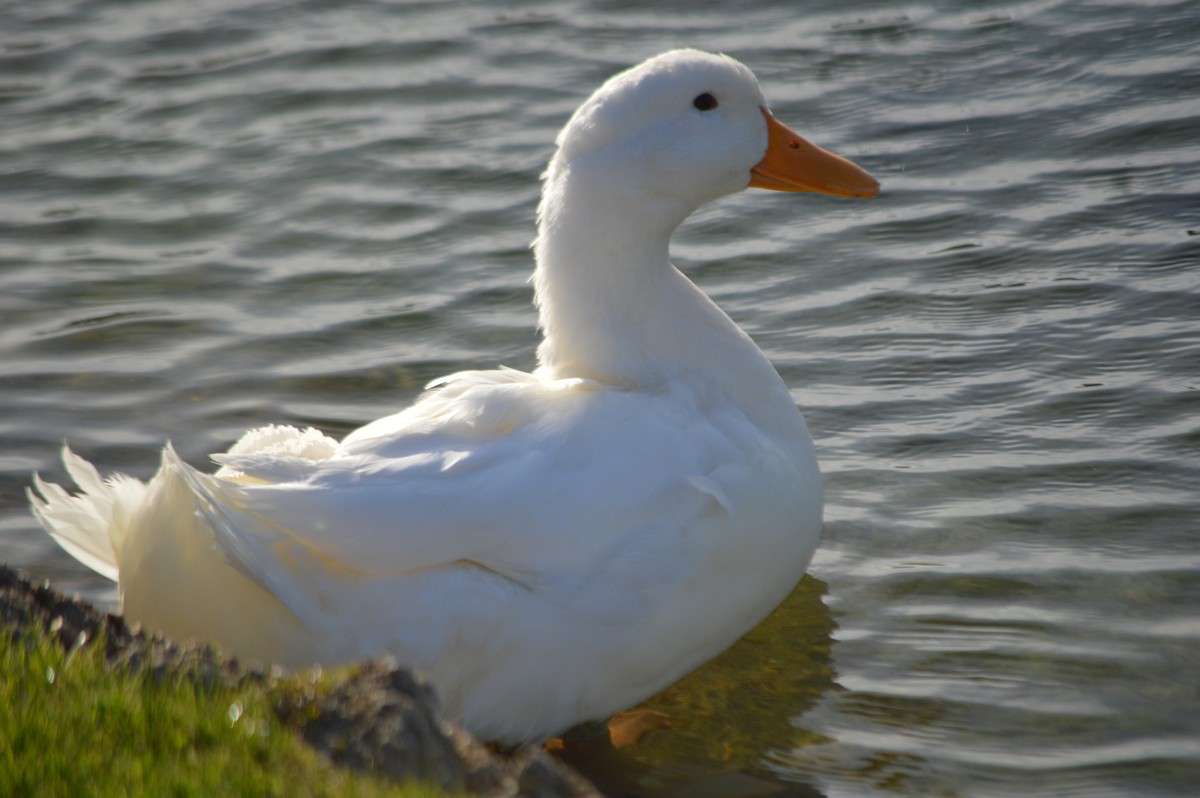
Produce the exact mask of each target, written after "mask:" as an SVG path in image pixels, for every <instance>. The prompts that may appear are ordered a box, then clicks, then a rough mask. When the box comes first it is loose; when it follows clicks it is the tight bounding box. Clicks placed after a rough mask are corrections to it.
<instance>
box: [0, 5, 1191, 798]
mask: <svg viewBox="0 0 1200 798" xmlns="http://www.w3.org/2000/svg"><path fill="white" fill-rule="evenodd" d="M688 9H689V10H687V11H686V12H683V11H679V10H675V11H670V12H668V11H663V10H652V9H647V8H646V7H644V5H643V4H640V3H623V2H611V3H599V2H596V3H565V2H563V3H558V2H543V3H532V4H525V5H521V6H520V7H518V8H515V9H514V8H510V7H509V5H508V4H507V3H499V2H488V3H479V4H471V5H466V4H463V5H458V4H449V3H446V4H442V3H433V2H429V3H424V4H422V3H383V2H378V3H370V2H349V3H342V4H326V3H317V2H310V3H307V4H304V3H300V4H296V3H286V4H285V3H269V2H268V3H263V2H255V3H251V2H246V0H226V1H225V2H204V3H184V2H178V0H160V1H158V2H156V1H154V0H146V1H145V2H135V3H116V2H82V1H81V0H80V1H78V2H68V1H66V0H63V1H59V0H43V1H40V2H36V3H33V2H31V3H7V4H4V5H3V6H0V439H2V440H3V446H2V447H0V557H2V558H3V559H7V560H8V561H10V562H12V563H14V564H16V565H19V566H20V567H22V568H23V569H25V570H26V572H27V573H29V574H31V575H33V576H35V577H47V576H48V577H51V578H53V579H54V580H56V582H57V583H58V584H59V585H60V586H63V587H65V588H66V589H69V590H77V591H80V592H82V593H83V594H84V595H87V596H89V597H91V598H93V599H96V600H98V601H101V602H111V601H113V600H114V598H115V594H114V592H113V591H112V590H111V588H110V587H108V586H107V585H106V583H105V582H104V580H103V579H101V578H100V577H97V576H95V575H93V574H91V573H90V572H88V571H87V570H86V569H84V568H83V567H82V566H79V565H77V564H75V563H74V561H72V560H70V559H69V558H68V557H67V556H66V555H65V554H63V553H62V552H61V551H59V550H58V549H57V548H56V547H55V546H54V545H53V543H51V542H50V541H49V539H48V538H46V537H45V536H44V535H43V534H42V533H41V532H40V531H39V530H38V529H37V528H36V526H35V524H34V522H33V521H32V519H31V518H30V516H29V515H28V512H27V510H26V508H25V500H24V496H23V491H24V488H25V486H26V485H27V484H28V481H29V474H30V472H31V471H33V470H40V471H42V472H43V473H45V474H47V475H48V476H51V477H54V478H59V479H61V478H62V476H63V475H62V473H61V468H60V466H59V465H58V464H57V449H58V447H59V445H60V443H61V442H62V441H63V440H64V439H68V440H70V442H71V444H72V446H73V447H75V448H76V449H77V450H78V451H80V452H81V453H82V454H84V455H85V456H87V457H88V458H89V459H92V460H94V461H95V462H97V463H98V464H99V465H100V466H101V467H102V468H103V469H106V470H114V469H119V470H125V471H128V472H130V473H134V474H136V475H139V476H148V475H149V474H150V473H152V471H153V469H154V467H155V465H156V461H157V457H158V450H159V447H160V446H161V444H162V442H163V440H164V439H166V438H168V437H169V438H171V439H172V440H173V441H174V443H175V445H176V447H177V448H178V449H179V450H180V452H181V453H182V454H183V455H184V456H185V457H186V458H187V459H189V460H190V461H191V462H193V463H197V464H201V463H203V462H205V459H206V455H207V453H209V452H213V451H221V450H224V449H225V448H226V447H227V446H228V445H229V444H230V443H231V442H232V441H233V440H234V439H236V438H237V437H238V435H239V434H240V433H241V432H242V431H243V430H245V429H246V428H248V427H250V426H256V425H261V424H264V423H268V422H288V423H292V424H297V425H315V426H317V427H319V428H321V429H323V430H325V431H327V432H330V433H333V434H339V435H340V434H343V433H345V432H346V431H348V430H350V429H352V428H354V427H355V426H358V425H360V424H361V423H363V422H365V421H367V420H369V419H372V418H375V417H377V416H380V415H383V414H385V413H388V412H391V411H393V410H395V409H397V408H399V407H401V406H403V405H405V404H406V403H407V402H408V401H410V400H411V399H412V398H413V397H414V396H415V395H416V393H417V392H418V391H419V389H420V386H421V385H423V384H424V383H425V382H426V381H428V380H429V379H432V378H433V377H436V376H438V375H441V374H444V373H447V372H450V371H454V370H458V369H464V368H476V367H487V366H491V365H494V364H496V363H504V364H507V365H511V366H514V367H518V368H529V367H531V366H532V365H533V358H534V354H533V353H534V348H535V346H536V342H537V339H536V335H535V332H534V322H535V317H534V312H533V309H532V308H531V306H530V298H531V289H530V287H529V284H528V283H527V277H528V275H529V272H530V269H531V260H530V254H529V252H528V249H527V245H528V242H529V240H530V239H531V238H532V235H533V226H532V225H533V222H532V220H533V213H534V208H535V205H536V201H537V192H538V182H537V179H538V174H539V171H540V169H541V168H542V166H543V164H544V163H545V161H546V160H547V158H548V157H549V156H550V154H551V146H552V141H553V136H554V134H555V132H556V130H557V129H558V128H559V127H560V126H561V125H562V124H563V123H564V122H565V120H566V118H567V116H568V115H569V113H570V112H571V110H572V109H573V108H574V106H575V105H576V104H577V103H578V102H580V101H581V100H582V99H583V98H584V97H585V96H586V95H587V94H588V93H589V92H590V91H591V90H592V88H594V87H595V86H596V85H598V84H599V82H600V81H602V80H603V79H604V78H605V77H607V76H608V75H610V74H611V73H613V72H614V71H616V70H618V69H620V68H623V67H625V66H628V65H630V64H632V63H635V62H637V61H640V60H641V59H643V58H645V57H646V56H649V55H651V54H653V53H656V52H658V51H661V50H664V49H667V48H669V47H672V46H678V45H685V44H687V45H693V46H698V47H702V48H705V49H711V50H722V51H726V52H729V53H731V54H733V55H735V56H737V57H739V58H740V59H741V60H743V61H745V62H746V63H747V64H748V65H749V66H751V68H753V69H754V70H755V71H756V72H757V73H758V75H759V77H760V79H761V81H762V83H763V86H764V89H765V91H766V93H767V95H768V97H769V98H770V99H771V101H772V104H773V108H774V110H775V112H776V114H777V115H778V116H779V117H781V118H782V119H784V120H786V121H788V122H789V123H791V124H792V125H793V127H796V128H797V129H799V130H801V131H802V132H804V133H806V134H807V135H809V136H810V137H811V138H812V139H813V140H815V141H817V142H818V143H821V144H823V145H824V146H827V147H829V148H830V149H833V150H835V151H837V152H840V153H842V154H844V155H846V156H848V157H850V158H852V159H854V160H856V161H858V162H859V163H861V164H862V165H864V166H865V167H867V168H868V169H870V170H871V171H872V172H874V173H875V174H876V175H877V176H878V177H879V178H880V179H881V181H882V182H883V186H884V191H883V194H882V195H881V196H880V197H879V198H878V199H876V200H873V201H870V202H866V201H859V202H851V201H839V200H834V199H831V198H827V197H820V196H809V195H775V194H767V193H764V192H751V193H747V194H743V195H739V196H737V197H732V198H728V199H725V200H723V201H721V202H719V203H717V204H716V205H714V206H711V207H708V208H706V209H704V210H702V211H701V212H700V213H699V214H697V215H696V217H694V218H693V220H692V221H691V222H689V224H688V225H687V226H686V227H685V228H684V229H683V230H681V231H680V233H679V234H678V235H677V237H676V240H675V243H674V250H675V257H676V261H677V263H679V264H680V266H681V267H683V268H684V269H685V271H687V273H688V274H689V275H690V276H691V277H692V278H693V279H694V280H696V281H697V282H698V283H699V284H700V285H701V286H703V287H704V288H705V290H707V291H708V292H709V293H710V294H711V295H712V296H713V297H714V298H715V299H716V300H717V301H718V302H719V303H720V304H721V305H722V306H723V307H724V308H725V309H726V310H727V311H728V312H729V313H730V314H731V315H733V316H734V318H735V319H737V320H738V321H739V323H741V324H742V325H743V326H744V327H745V328H746V329H747V330H748V331H749V332H750V333H751V334H752V335H754V336H755V338H756V339H757V340H758V341H759V342H760V344H761V345H762V347H763V348H764V349H765V350H766V351H767V352H768V354H769V355H770V356H771V357H772V359H773V360H774V361H775V363H776V364H777V365H778V368H779V370H780V372H781V373H782V374H783V376H784V378H785V380H786V381H787V383H788V384H789V385H790V386H791V388H792V391H793V394H794V396H795V399H796V402H797V403H798V404H799V405H800V406H801V407H802V408H803V409H804V411H805V414H806V415H807V417H808V420H809V425H810V427H811V428H812V430H813V432H814V436H815V438H816V441H817V447H818V451H819V453H820V456H821V460H822V464H823V467H824V470H825V475H826V484H827V512H826V532H825V541H824V543H823V546H822V548H821V549H820V551H819V553H818V555H817V557H816V560H815V562H814V564H813V566H812V574H811V576H810V577H809V578H807V579H806V580H805V582H804V583H803V585H802V586H801V588H800V589H799V590H798V591H797V592H796V594H794V595H793V597H792V598H791V599H790V600H789V602H788V603H787V604H786V605H785V606H784V607H783V608H782V609H781V610H780V611H779V612H778V613H776V614H775V615H774V616H772V618H770V619H769V620H768V621H767V623H766V624H764V626H763V627H761V628H760V629H758V630H756V631H755V632H754V633H752V634H751V635H750V636H748V638H747V639H746V640H745V641H743V642H742V643H741V644H739V645H738V646H737V647H735V648H734V649H733V650H731V651H730V652H727V653H726V654H725V655H724V656H722V657H721V658H719V659H718V660H717V661H716V662H715V663H714V664H713V665H711V666H709V667H707V668H705V669H703V670H701V671H700V672H698V673H696V674H694V675H693V676H692V677H689V679H687V680H685V681H684V682H683V683H681V684H680V685H677V686H676V687H674V688H672V689H670V690H668V691H666V692H665V693H664V694H663V695H661V696H659V697H658V698H656V699H655V700H653V701H652V702H651V705H652V706H654V707H655V708H657V709H660V710H661V711H663V712H665V713H667V714H668V715H669V716H670V717H671V721H672V726H671V728H670V729H668V730H665V731H659V732H656V733H654V734H652V735H650V736H649V737H648V738H646V740H645V741H644V743H643V744H642V745H641V746H640V747H639V750H637V751H636V752H635V756H636V757H637V758H638V759H639V760H640V761H641V762H642V763H647V764H652V765H656V766H659V767H662V768H664V769H666V770H670V771H671V772H675V773H686V774H690V777H691V778H692V779H693V781H694V782H698V784H699V787H698V788H708V789H709V794H714V793H715V794H722V793H724V792H726V791H733V790H735V789H741V788H742V787H745V786H746V785H747V783H748V782H746V781H739V779H749V778H753V779H756V780H758V782H759V783H763V782H765V783H767V784H768V785H769V786H774V787H775V788H776V789H780V790H784V791H785V792H787V794H799V795H809V794H813V793H823V794H827V795H831V796H834V795H837V796H841V795H846V796H854V795H890V794H903V795H962V796H978V795H1021V796H1028V795H1081V796H1082V795H1086V796H1106V795H1127V796H1134V795H1136V796H1157V795H1171V796H1183V795H1194V794H1196V793H1195V791H1196V790H1197V789H1200V787H1198V786H1197V785H1200V496H1198V491H1200V413H1198V410H1200V13H1197V9H1196V6H1195V4H1194V3H1192V2H1178V3H1170V2H1163V3H1148V2H1139V3H1134V2H1117V1H1114V2H1091V3H1085V2H979V3H967V2H960V3H932V4H931V3H881V2H876V3H846V2H831V1H825V2H810V3H804V4H796V3H792V2H775V3H771V2H766V3H757V4H750V3H699V4H692V5H690V6H688ZM629 772H630V774H633V775H634V776H637V774H638V773H640V771H639V770H638V767H637V766H635V765H634V764H633V763H631V764H630V765H629ZM729 778H733V781H728V780H724V779H729Z"/></svg>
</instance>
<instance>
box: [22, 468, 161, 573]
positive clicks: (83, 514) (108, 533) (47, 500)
mask: <svg viewBox="0 0 1200 798" xmlns="http://www.w3.org/2000/svg"><path fill="white" fill-rule="evenodd" d="M62 457H63V464H64V465H65V466H66V468H67V473H68V474H70V476H71V478H72V479H74V480H75V482H76V483H77V484H78V485H79V487H80V488H82V490H83V492H82V493H81V494H79V495H78V496H73V495H71V494H70V493H68V492H67V491H66V490H64V489H63V488H62V487H61V486H59V485H56V484H54V483H52V482H46V481H45V480H43V479H42V478H41V476H39V475H38V474H34V475H33V488H32V489H27V490H26V495H27V496H28V497H29V505H30V508H31V509H32V510H33V514H34V516H35V517H36V518H37V519H38V521H39V522H40V523H41V525H42V526H43V527H44V528H45V530H46V531H47V532H48V533H49V534H50V536H51V537H52V538H54V540H55V542H57V543H58V545H60V546H62V547H63V548H64V549H65V550H66V551H67V553H68V554H70V555H71V556H72V557H74V558H75V559H77V560H79V561H80V562H81V563H83V564H84V565H86V566H87V567H89V568H91V569H92V570H93V571H96V572H97V573H99V574H101V575H103V576H105V577H107V578H109V579H112V580H113V581H114V582H115V581H117V578H118V576H119V575H120V569H119V568H118V567H117V554H116V550H115V548H114V546H113V537H112V534H113V531H114V518H115V513H116V509H117V504H118V499H119V497H120V495H121V494H122V493H123V492H124V491H127V490H129V489H130V486H133V485H136V486H139V487H141V488H143V489H144V487H145V486H144V485H142V483H141V482H138V481H137V480H135V479H132V478H130V477H125V476H115V477H112V478H110V479H109V480H107V481H106V480H103V479H101V477H100V474H99V473H97V471H96V469H95V468H94V467H93V466H92V464H91V463H89V462H88V461H86V460H84V459H83V458H82V457H80V456H79V455H77V454H75V453H74V452H72V451H71V450H70V449H68V448H67V447H66V446H64V447H63V453H62Z"/></svg>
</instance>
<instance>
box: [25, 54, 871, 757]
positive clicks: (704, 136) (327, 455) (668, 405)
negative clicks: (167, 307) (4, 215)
mask: <svg viewBox="0 0 1200 798" xmlns="http://www.w3.org/2000/svg"><path fill="white" fill-rule="evenodd" d="M748 186H756V187H760V188H769V189H777V190H783V191H820V192H824V193H829V194H836V195H840V196H855V197H869V196H873V195H874V194H875V193H876V192H877V191H878V184H877V183H876V182H875V180H874V179H873V178H872V177H871V176H870V175H868V174H867V173H866V172H864V171H863V170H862V169H860V168H858V167H857V166H855V165H853V164H851V163H850V162H848V161H845V160H843V159H841V158H839V157H837V156H835V155H832V154H830V153H827V152H825V151H823V150H821V149H819V148H817V147H815V146H814V145H812V144H810V143H808V142H806V141H804V140H803V139H801V138H800V137H799V136H798V135H796V134H795V133H793V132H791V131H790V130H788V128H786V127H784V126H783V125H782V124H780V123H779V122H777V121H776V120H775V119H774V118H773V117H772V116H771V114H770V113H769V112H768V111H767V105H766V101H765V100H764V99H763V95H762V92H761V90H760V89H759V87H758V83H757V81H756V80H755V78H754V75H753V74H752V73H751V72H750V70H749V69H747V68H746V67H745V66H743V65H742V64H740V63H738V62H737V61H734V60H732V59H730V58H727V57H724V56H717V55H710V54H707V53H702V52H698V51H694V50H678V51H673V52H668V53H665V54H663V55H660V56H658V57H655V58H652V59H650V60H649V61H646V62H645V63H643V64H641V65H640V66H637V67H634V68H633V69H630V70H628V71H626V72H623V73H621V74H619V75H617V76H615V77H613V78H612V79H610V80H609V81H608V82H607V83H605V84H604V85H603V86H602V87H601V88H600V89H599V90H598V91H597V92H596V93H595V94H594V95H592V97H591V98H589V99H588V100H587V102H585V103H584V104H583V105H582V106H581V107H580V108H579V110H578V111H576V112H575V114H574V116H573V117H572V118H571V120H570V122H569V123H568V124H567V126H566V127H565V128H564V129H563V131H562V133H561V134H560V135H559V137H558V152H557V154H556V155H555V156H554V159H553V160H552V161H551V162H550V166H549V168H548V169H547V171H546V174H545V185H544V188H543V195H542V201H541V205H540V207H539V210H538V238H537V242H536V245H535V250H536V259H537V268H536V271H535V273H534V285H535V287H536V295H537V305H538V308H539V311H540V324H541V328H542V331H543V333H544V340H543V341H542V344H541V347H540V348H539V350H538V361H539V366H538V369H537V370H536V371H535V372H533V373H532V374H526V373H523V372H518V371H513V370H509V369H501V370H497V371H469V372H462V373H459V374H453V375H451V376H448V377H444V378H442V379H440V380H438V381H436V382H435V383H434V384H433V386H431V387H434V390H431V391H429V392H427V393H426V394H425V395H424V396H422V397H421V398H420V399H419V400H418V401H417V402H416V404H414V405H413V406H412V407H410V408H408V409H407V410H404V411H403V412H400V413H398V414H396V415H393V416H389V417H387V418H383V419H380V420H379V421H375V422H374V423H371V424H368V425H367V426H365V427H363V428H361V429H359V430H356V431H355V432H352V433H351V434H350V435H348V436H347V437H346V438H345V440H343V441H342V442H341V443H338V442H336V441H334V440H332V439H330V438H327V437H326V436H324V435H323V434H321V433H320V432H317V431H316V430H313V429H307V430H304V431H300V430H297V429H295V428H292V427H284V426H272V427H265V428H262V429H256V430H252V431H250V432H248V433H246V435H245V436H244V437H243V438H242V439H241V440H240V441H238V442H237V443H236V444H235V445H234V446H233V447H232V448H231V449H230V450H229V452H228V453H226V454H223V455H218V456H215V457H214V459H215V460H216V461H217V462H219V463H220V464H221V465H222V467H221V469H220V470H219V471H218V472H217V473H216V474H215V475H209V474H205V473H201V472H200V471H197V470H195V469H193V468H191V467H190V466H188V465H187V464H186V463H184V462H183V461H182V460H181V459H180V458H179V457H178V456H177V455H176V454H175V452H174V451H173V450H172V449H171V447H170V446H169V445H168V446H167V447H166V449H165V450H164V452H163V458H162V467H161V468H160V470H159V471H158V473H157V474H156V475H155V476H154V478H153V479H151V480H150V481H149V482H148V483H143V482H141V481H139V480H136V479H133V478H131V477H127V476H124V475H115V476H112V477H110V478H108V479H107V480H102V479H101V478H100V477H99V475H98V474H97V472H96V470H95V469H94V468H93V467H92V466H91V464H89V463H87V462H86V461H84V460H82V459H81V458H79V457H77V456H75V455H73V454H71V453H70V452H69V451H64V460H65V463H66V467H67V470H68V472H69V473H70V475H71V476H72V477H73V478H74V479H75V481H76V482H77V483H79V486H80V487H81V488H82V490H83V493H82V494H81V495H78V496H72V495H70V494H68V493H67V492H66V491H64V490H63V489H62V488H60V487H59V486H57V485H53V484H48V483H46V482H44V481H42V480H41V479H39V478H37V477H36V476H35V477H34V480H35V487H36V489H37V491H38V494H40V495H38V494H34V493H33V492H32V491H31V492H30V498H31V502H32V507H33V512H34V513H35V515H36V516H37V517H38V519H39V520H40V521H41V523H42V525H43V526H44V527H45V528H46V530H47V531H48V532H49V533H50V534H51V535H52V536H53V537H54V539H55V540H57V541H58V542H59V543H60V544H61V545H62V546H63V547H64V548H65V549H66V550H67V551H68V552H70V553H71V554H73V555H74V556H75V557H77V558H78V559H79V560H81V561H82V562H84V563H85V564H87V565H89V566H90V567H92V568H94V569H95V570H96V571H98V572H100V573H101V574H104V575H105V576H107V577H109V578H111V579H114V580H117V581H118V582H119V585H120V595H121V602H122V607H123V611H124V613H125V615H126V616H127V617H128V618H129V620H131V621H135V622H140V623H142V624H143V625H144V626H146V627H147V628H150V629H158V630H161V631H163V632H165V633H167V634H168V635H171V636H174V637H177V638H187V637H192V638H199V639H203V640H211V641H216V642H218V643H220V644H221V645H223V646H225V647H226V648H227V649H229V650H230V651H232V652H234V653H236V654H238V655H241V656H243V657H248V658H253V659H258V660H265V661H270V662H276V663H281V664H285V665H290V666H300V665H305V664H309V663H326V664H333V663H340V662H346V661H350V660H356V659H360V658H365V657H370V656H375V655H379V654H381V653H390V654H392V655H394V656H395V657H396V658H397V659H399V660H400V661H402V662H405V663H409V664H411V665H413V666H415V667H417V668H418V669H420V670H421V671H423V672H424V673H425V674H426V675H427V676H428V677H429V678H430V679H431V680H432V682H433V683H434V684H435V685H436V686H437V687H438V689H439V691H440V693H441V695H442V699H443V702H444V704H445V706H446V708H447V710H448V711H449V712H450V714H451V715H452V716H454V717H457V718H458V719H459V720H461V722H462V723H464V724H465V726H466V727H467V728H468V729H470V730H471V731H473V732H474V733H475V734H477V735H480V736H482V737H483V738H486V739H493V740H498V741H503V742H507V743H519V742H526V741H534V740H539V739H542V738H545V737H546V736H549V735H552V734H554V733H557V732H560V731H562V730H564V729H566V728H568V727H570V726H572V725H574V724H577V723H580V722H583V721H588V720H593V719H603V718H605V717H607V716H609V715H610V714H612V713H613V712H616V711H619V710H621V709H624V708H626V707H628V706H630V705H632V704H634V703H636V702H638V701H640V700H642V699H644V698H646V697H647V696H649V695H651V694H652V693H654V692H655V691H657V690H659V689H661V688H662V687H664V686H666V685H668V684H670V683H671V682H673V681H675V680H676V679H678V678H680V677H681V676H683V675H684V674H685V673H687V672H688V671H690V670H692V669H693V668H695V667H696V666H698V665H699V664H701V663H703V662H704V661H705V660H707V659H709V658H710V657H712V656H714V655H715V654H717V653H719V652H720V651H721V650H722V649H724V648H726V647H727V646H729V645H730V644H731V643H733V642H734V641H735V640H736V639H737V638H738V637H739V636H740V635H742V634H743V633H745V632H746V631H747V630H749V629H750V628H751V627H753V626H754V625H755V624H756V623H758V621H759V620H761V619H762V618H763V617H764V616H765V615H766V614H767V613H768V612H770V611H771V609H772V608H774V607H775V606H776V605H777V604H778V603H779V602H780V601H781V600H782V599H783V598H784V597H785V596H787V594H788V593H789V591H790V590H791V589H792V588H793V587H794V586H795V584H796V583H797V581H798V580H799V579H800V577H801V576H802V575H803V573H804V570H805V568H806V567H807V566H808V563H809V560H810V558H811V557H812V554H813V550H814V548H815V547H816V545H817V542H818V539H819V537H820V529H821V476H820V472H819V470H818V467H817V461H816V458H815V456H814V453H813V445H812V441H811V439H810V438H809V434H808V430H807V428H806V426H805V423H804V420H803V418H802V417H801V415H800V413H799V411H798V410H797V409H796V406H795V404H794V403H793V402H792V399H791V398H790V397H789V395H788V391H787V388H786V386H785V385H784V384H783V381H782V380H781V379H780V378H779V376H778V375H777V374H776V372H775V370H774V368H773V367H772V366H771V364H770V363H769V362H768V361H767V359H766V357H765V356H764V355H763V354H762V352H760V351H759V349H758V348H757V347H756V346H755V345H754V343H753V342H752V341H751V340H750V338H749V337H748V336H747V335H746V334H745V333H744V332H742V331H741V330H740V329H739V328H738V327H737V326H736V325H735V324H734V323H733V322H732V321H731V320H730V319H729V317H727V316H726V315H725V314H724V313H723V312H722V311H721V310H720V309H719V308H717V306H716V305H715V304H713V303H712V301H711V300H709V299H708V297H706V296H705V295H704V294H703V293H701V292H700V290H699V289H697V288H696V287H695V286H694V285H693V284H692V283H691V282H690V281H689V280H688V279H687V278H686V277H684V276H683V275H682V274H681V273H680V272H679V271H678V270H676V268H675V267H674V266H673V265H672V264H671V262H670V260H669V258H668V252H667V249H668V242H669V240H670V238H671V234H672V232H673V231H674V230H675V228H676V227H678V226H679V224H680V223H681V222H683V220H684V219H685V218H686V217H687V216H688V215H689V214H690V213H692V212H693V211H694V210H696V208H698V207H699V206H700V205H702V204H704V203H706V202H709V201H710V200H714V199H716V198H718V197H720V196H722V195H725V194H731V193H734V192H738V191H741V190H743V189H745V188H747V187H748ZM435 386H436V387H435Z"/></svg>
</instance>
